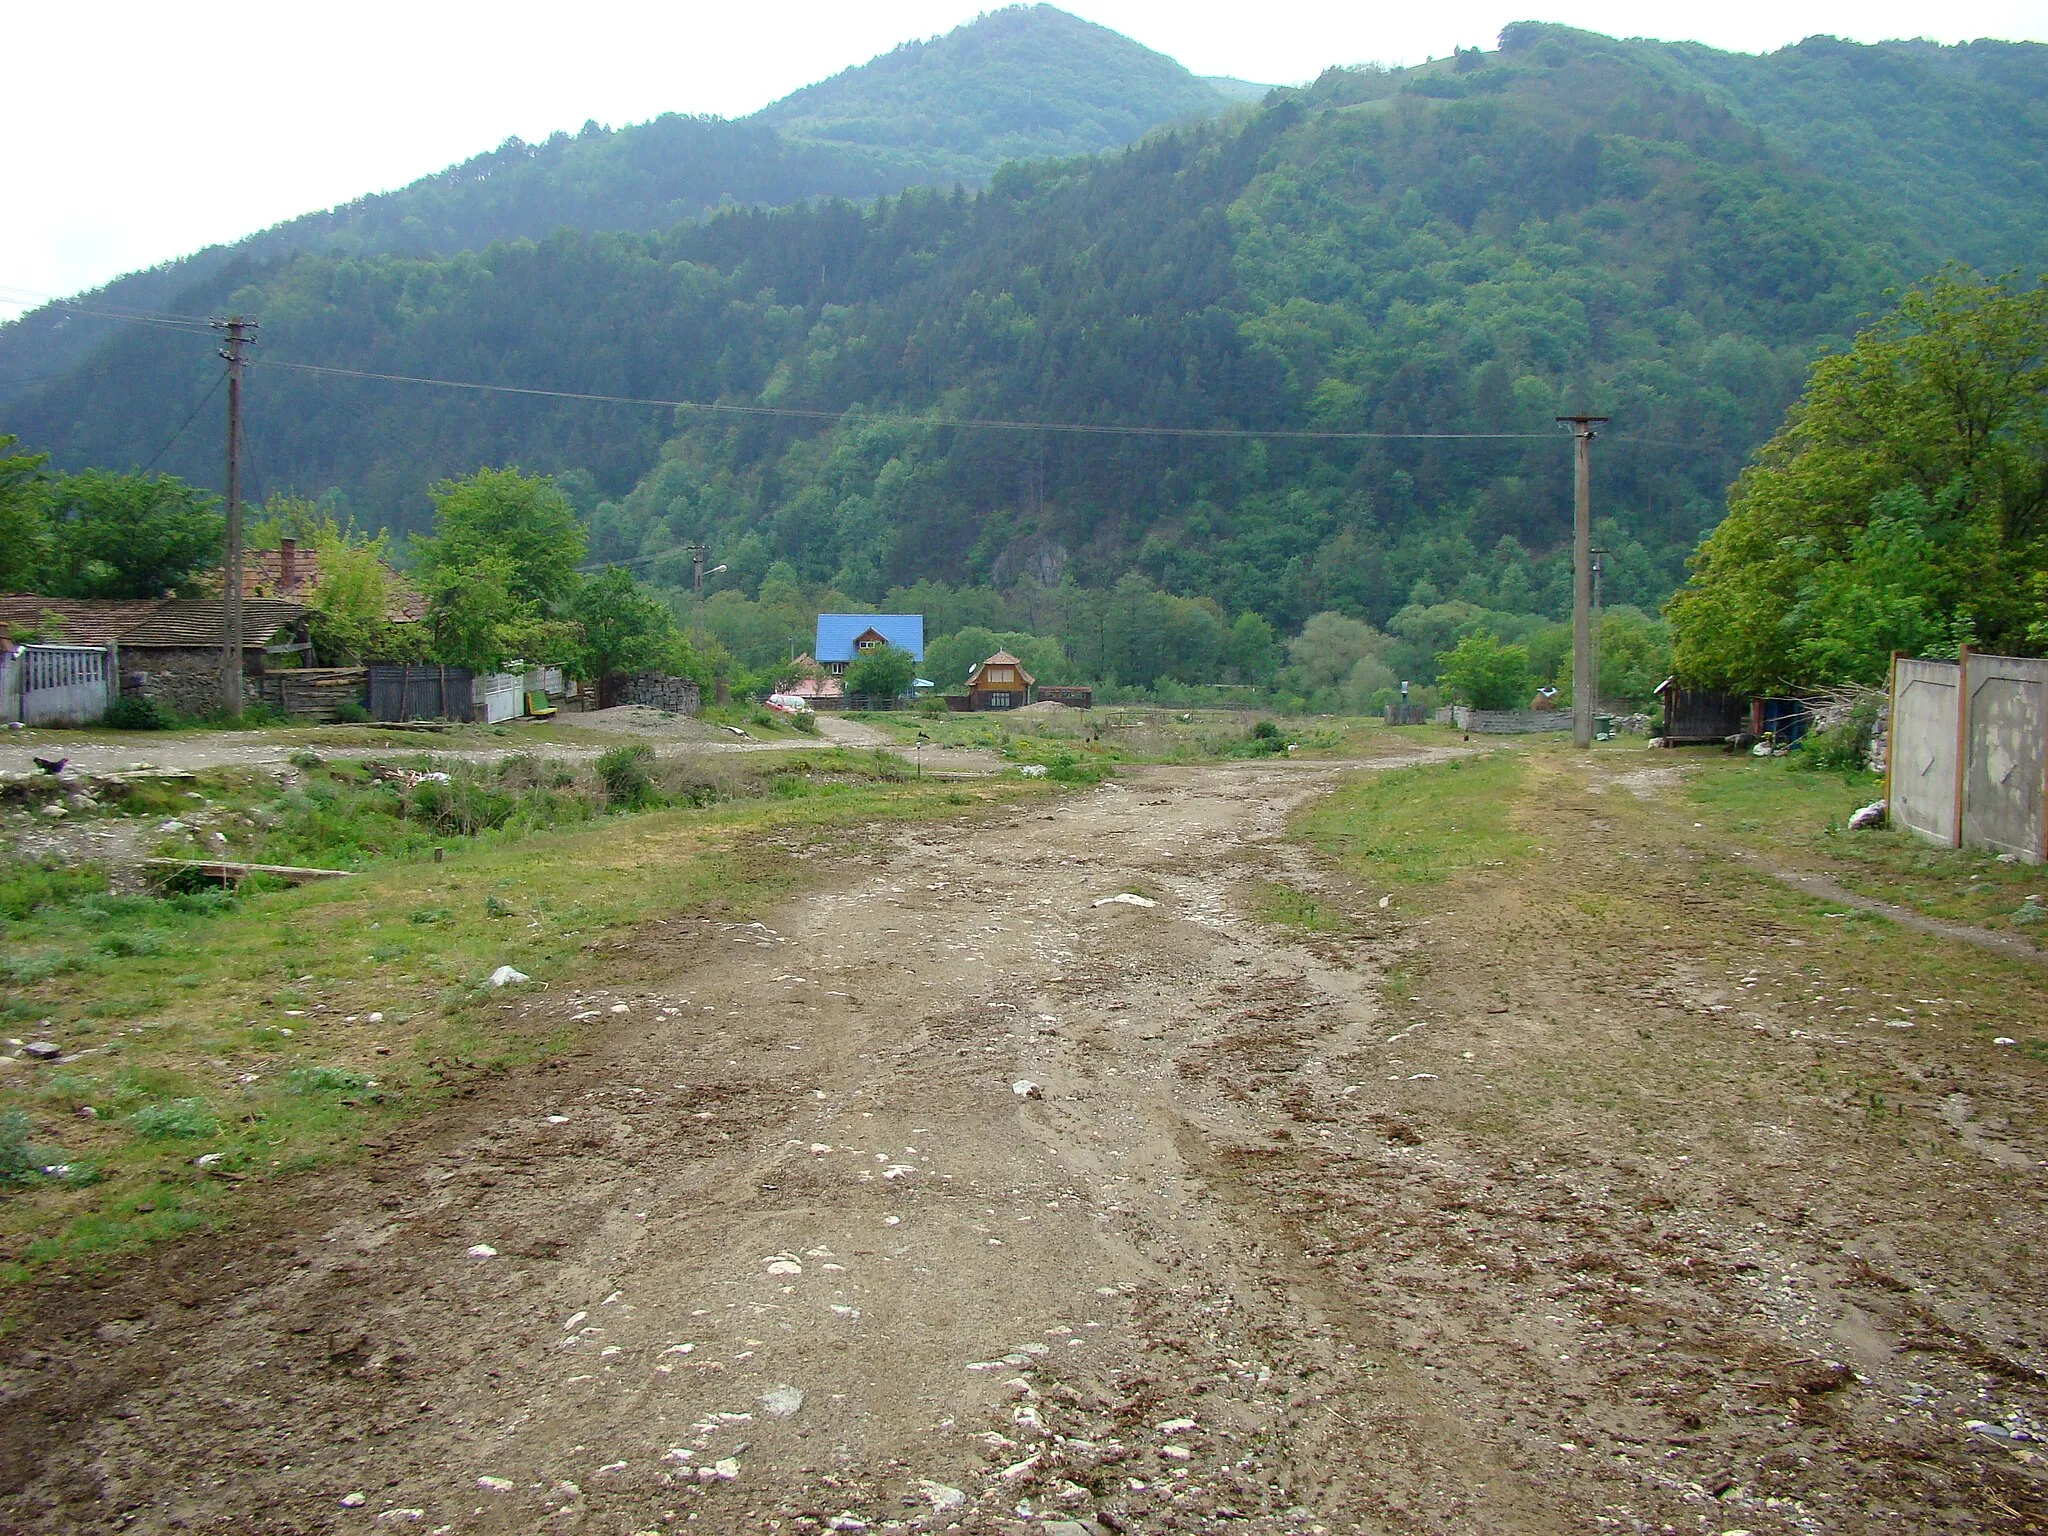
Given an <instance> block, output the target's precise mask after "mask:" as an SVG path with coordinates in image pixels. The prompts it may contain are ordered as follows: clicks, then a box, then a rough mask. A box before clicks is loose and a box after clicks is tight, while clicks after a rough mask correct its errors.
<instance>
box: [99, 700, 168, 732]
mask: <svg viewBox="0 0 2048 1536" xmlns="http://www.w3.org/2000/svg"><path fill="white" fill-rule="evenodd" d="M104 723H105V724H106V725H107V726H109V727H110V728H112V729H114V730H117V731H167V730H169V729H170V728H171V717H170V715H169V714H168V713H167V712H166V711H165V710H163V709H162V708H161V707H160V706H159V705H158V704H157V702H156V700H154V699H143V698H137V697H136V696H135V695H134V694H130V693H124V694H122V695H121V697H120V698H118V699H116V700H114V702H113V704H112V705H111V706H110V707H109V708H108V710H107V718H106V720H105V722H104Z"/></svg>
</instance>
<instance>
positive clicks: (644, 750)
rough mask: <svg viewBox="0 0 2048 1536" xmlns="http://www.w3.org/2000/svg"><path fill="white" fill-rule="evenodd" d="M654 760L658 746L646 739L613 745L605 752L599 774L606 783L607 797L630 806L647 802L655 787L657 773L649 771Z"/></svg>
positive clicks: (624, 805) (615, 803) (607, 799)
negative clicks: (649, 743) (651, 744)
mask: <svg viewBox="0 0 2048 1536" xmlns="http://www.w3.org/2000/svg"><path fill="white" fill-rule="evenodd" d="M653 762H654V749H653V748H652V747H650V746H648V745H647V744H646V743H645V742H634V743H633V744H632V745H631V746H624V747H613V748H611V749H610V750H609V751H607V752H604V753H603V754H601V755H600V756H599V757H598V760H597V776H598V778H599V779H600V780H601V781H602V782H603V784H604V797H605V800H606V801H607V802H608V803H609V804H612V805H615V806H620V807H624V808H628V809H630V808H631V807H633V806H637V805H641V804H644V803H645V802H646V800H647V797H648V795H649V794H650V793H652V791H653V789H654V779H653V776H652V775H651V774H650V773H649V772H648V769H649V767H650V766H651V765H652V764H653Z"/></svg>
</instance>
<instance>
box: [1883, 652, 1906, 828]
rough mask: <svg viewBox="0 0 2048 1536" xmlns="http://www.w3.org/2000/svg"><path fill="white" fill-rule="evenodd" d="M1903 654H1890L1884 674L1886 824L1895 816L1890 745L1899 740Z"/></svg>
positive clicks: (1893, 821)
mask: <svg viewBox="0 0 2048 1536" xmlns="http://www.w3.org/2000/svg"><path fill="white" fill-rule="evenodd" d="M1903 654H1904V653H1903V652H1901V651H1893V652H1892V664H1891V670H1890V671H1889V672H1887V673H1886V674H1885V680H1884V683H1885V689H1886V691H1887V693H1888V694H1889V696H1890V700H1891V702H1890V703H1889V704H1887V705H1886V706H1885V708H1886V714H1885V720H1884V809H1885V820H1886V822H1887V823H1893V824H1895V823H1896V821H1897V815H1896V811H1895V808H1894V807H1893V805H1892V744H1893V743H1894V742H1896V741H1897V740H1898V739H1899V657H1900V656H1901V655H1903Z"/></svg>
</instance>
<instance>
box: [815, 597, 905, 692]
mask: <svg viewBox="0 0 2048 1536" xmlns="http://www.w3.org/2000/svg"><path fill="white" fill-rule="evenodd" d="M882 645H893V646H895V647H896V648H897V649H898V650H899V651H908V652H910V655H911V659H912V660H914V661H923V660H924V615H923V614H921V613H821V614H819V615H818V635H817V644H816V645H814V646H813V647H812V648H811V654H812V655H813V656H815V657H816V658H817V660H818V665H819V666H821V667H823V668H824V669H825V670H826V671H827V672H829V673H831V674H832V675H833V676H834V677H839V676H842V675H844V673H845V671H846V669H847V667H848V665H850V664H851V663H852V661H853V659H854V657H856V656H858V655H859V654H860V653H861V652H862V651H870V650H873V649H874V648H875V647H877V646H882Z"/></svg>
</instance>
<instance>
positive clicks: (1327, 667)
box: [1283, 613, 1388, 700]
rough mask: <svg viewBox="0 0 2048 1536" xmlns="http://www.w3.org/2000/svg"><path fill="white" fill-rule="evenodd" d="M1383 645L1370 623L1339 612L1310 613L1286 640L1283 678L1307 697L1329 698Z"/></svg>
mask: <svg viewBox="0 0 2048 1536" xmlns="http://www.w3.org/2000/svg"><path fill="white" fill-rule="evenodd" d="M1387 645H1388V639H1387V637H1386V636H1385V635H1383V634H1381V633H1380V632H1379V631H1378V630H1376V629H1374V628H1373V627H1372V626H1371V625H1370V624H1365V623H1361V622H1360V621H1359V620H1357V619H1354V618H1349V617H1347V616H1345V615H1344V614H1341V613H1318V614H1313V615H1311V616H1310V618H1309V621H1308V622H1307V623H1306V624H1304V625H1302V627H1301V633H1300V634H1298V635H1296V636H1295V637H1294V638H1293V639H1292V640H1290V641H1288V642H1287V663H1288V665H1287V672H1286V674H1285V676H1284V679H1283V681H1284V682H1285V683H1286V685H1287V686H1288V687H1290V688H1295V689H1299V690H1300V691H1301V692H1302V693H1303V694H1305V695H1307V696H1308V697H1309V698H1311V699H1323V700H1330V699H1332V698H1333V696H1334V695H1336V694H1337V693H1338V692H1340V691H1341V690H1342V689H1343V687H1344V685H1345V684H1346V683H1348V682H1349V681H1350V679H1351V675H1352V673H1354V672H1355V671H1357V669H1358V664H1359V663H1360V662H1361V661H1364V660H1366V659H1368V658H1377V657H1380V656H1381V655H1383V654H1384V653H1385V651H1386V649H1387Z"/></svg>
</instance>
